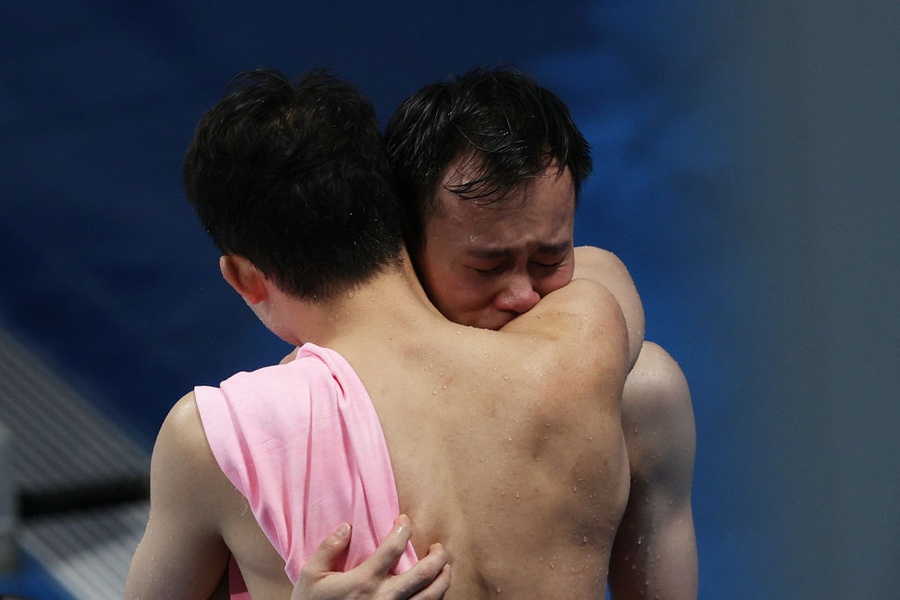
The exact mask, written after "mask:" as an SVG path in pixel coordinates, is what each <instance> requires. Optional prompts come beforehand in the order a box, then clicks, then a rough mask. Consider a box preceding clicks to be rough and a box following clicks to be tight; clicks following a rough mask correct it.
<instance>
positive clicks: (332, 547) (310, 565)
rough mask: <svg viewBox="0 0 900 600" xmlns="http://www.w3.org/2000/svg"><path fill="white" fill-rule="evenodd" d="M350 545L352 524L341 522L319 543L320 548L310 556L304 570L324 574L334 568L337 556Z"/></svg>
mask: <svg viewBox="0 0 900 600" xmlns="http://www.w3.org/2000/svg"><path fill="white" fill-rule="evenodd" d="M349 545H350V524H349V523H341V525H340V526H339V527H338V528H337V529H335V530H334V532H333V533H332V534H331V535H329V536H328V537H327V538H325V539H324V540H322V543H321V544H319V548H318V550H316V551H315V553H313V555H312V556H310V557H309V560H308V561H307V563H306V565H305V567H304V570H308V571H309V572H310V574H316V575H319V576H321V575H324V574H326V573H327V572H329V571H333V570H334V566H335V562H336V561H337V558H338V557H339V556H340V555H341V554H342V553H343V552H344V551H346V550H347V547H348V546H349Z"/></svg>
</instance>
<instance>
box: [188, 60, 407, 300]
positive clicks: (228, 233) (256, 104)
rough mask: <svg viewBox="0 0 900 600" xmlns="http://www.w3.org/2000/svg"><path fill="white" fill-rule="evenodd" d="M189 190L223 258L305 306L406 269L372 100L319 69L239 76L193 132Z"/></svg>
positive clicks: (396, 209) (393, 193)
mask: <svg viewBox="0 0 900 600" xmlns="http://www.w3.org/2000/svg"><path fill="white" fill-rule="evenodd" d="M183 176H184V188H185V192H186V194H187V197H188V199H189V200H190V202H191V203H192V204H193V205H194V207H195V208H196V210H197V214H198V216H199V217H200V221H201V222H202V224H203V226H204V227H205V228H206V231H207V232H208V233H209V235H210V236H211V237H212V239H213V241H214V242H215V244H216V246H217V247H218V248H219V250H220V251H221V252H222V253H223V254H237V255H241V256H244V257H245V258H247V259H248V260H250V261H251V262H252V263H253V264H254V265H255V266H256V267H257V268H258V269H259V270H260V271H262V273H263V274H265V276H266V277H268V278H270V279H272V280H273V281H274V282H275V283H276V284H277V285H278V286H279V287H280V288H281V289H282V290H284V291H285V292H287V293H289V294H292V295H294V296H298V297H301V298H307V299H326V298H328V297H329V296H330V295H331V294H332V293H333V292H335V291H337V290H340V289H346V288H347V287H350V286H352V285H355V284H357V283H361V282H363V281H365V280H367V279H369V278H370V277H371V276H373V275H374V274H375V273H376V272H378V271H380V270H381V269H382V268H384V267H385V266H388V265H393V266H397V265H399V264H400V253H401V252H400V251H401V248H402V233H401V229H400V214H399V212H400V207H399V203H398V200H397V194H396V189H395V186H394V181H393V179H392V175H391V170H390V165H389V163H388V160H387V155H386V153H385V150H384V144H383V139H382V136H381V132H380V128H379V125H378V119H377V117H376V114H375V110H374V107H373V106H372V103H371V102H370V101H369V100H368V98H366V97H365V96H364V95H363V94H362V93H361V92H360V91H359V90H358V89H357V88H356V87H354V86H353V85H351V84H349V83H347V82H345V81H342V80H340V79H338V78H337V77H336V76H334V75H333V74H331V73H330V72H328V71H326V70H323V69H316V70H313V71H311V72H310V73H309V74H307V75H306V76H305V77H303V78H302V79H301V80H300V81H299V82H298V83H296V84H292V83H291V82H290V81H289V80H288V79H287V78H286V77H285V76H284V75H283V74H282V73H281V72H279V71H276V70H271V69H260V70H255V71H248V72H245V73H241V74H240V75H238V76H237V77H235V78H234V79H233V80H232V81H231V83H229V85H228V87H227V88H226V91H225V95H224V96H223V98H222V99H221V100H220V101H219V102H218V103H217V104H216V105H215V106H213V107H212V108H211V109H210V110H209V111H208V112H207V113H206V114H205V115H203V117H202V118H201V119H200V122H199V124H198V125H197V129H196V132H195V134H194V138H193V140H192V141H191V144H190V146H189V148H188V151H187V154H186V156H185V159H184V173H183Z"/></svg>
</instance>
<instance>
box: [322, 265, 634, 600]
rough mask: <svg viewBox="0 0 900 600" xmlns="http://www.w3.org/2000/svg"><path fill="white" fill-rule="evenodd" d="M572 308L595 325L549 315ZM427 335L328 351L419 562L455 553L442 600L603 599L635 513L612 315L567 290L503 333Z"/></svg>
mask: <svg viewBox="0 0 900 600" xmlns="http://www.w3.org/2000/svg"><path fill="white" fill-rule="evenodd" d="M582 283H584V282H582ZM578 293H581V294H583V295H584V296H585V297H584V298H582V299H580V300H579V303H582V302H583V303H585V304H586V303H588V302H590V301H591V299H593V300H594V301H596V302H598V303H601V304H604V307H603V308H602V309H600V310H599V311H598V312H597V313H593V314H595V315H597V316H596V317H595V318H594V319H593V320H588V318H587V317H586V316H585V315H583V314H582V315H578V314H566V313H558V312H555V311H560V310H567V307H570V306H571V305H567V304H565V302H564V301H563V298H572V297H573V296H574V295H575V294H578ZM556 300H559V302H556ZM589 314H591V313H589ZM433 325H434V326H433V327H431V328H429V329H422V330H421V331H423V332H425V335H422V336H415V337H412V336H410V337H407V336H402V337H401V336H397V337H394V338H393V339H390V338H388V337H387V336H385V337H381V338H380V339H381V340H382V341H381V343H380V344H379V345H378V346H377V348H376V347H373V346H372V345H371V344H370V343H366V342H365V341H364V338H361V337H359V331H356V332H355V335H354V337H352V338H348V339H347V340H345V341H336V342H335V343H334V344H333V345H332V347H333V348H335V349H336V350H338V351H339V352H341V353H342V355H343V356H344V357H345V358H347V360H348V361H349V362H350V364H351V365H353V366H354V368H355V370H356V371H357V373H358V375H359V376H360V378H361V379H362V381H363V382H364V383H365V384H366V386H367V389H368V390H369V393H370V395H371V397H372V400H373V402H374V404H375V407H376V410H377V411H378V414H379V418H380V420H381V424H382V427H383V430H384V432H385V438H386V441H387V444H388V448H389V450H390V453H391V461H392V464H393V469H394V474H395V478H396V481H397V488H398V493H399V498H400V508H401V511H402V512H404V513H406V514H409V515H411V516H412V517H413V519H414V521H415V523H416V529H415V533H414V536H413V540H412V542H413V545H414V547H415V548H416V551H417V552H418V553H419V555H420V556H421V555H424V552H425V551H426V550H427V548H428V545H429V544H431V543H433V542H435V541H440V542H441V543H443V545H444V546H445V548H446V549H447V550H448V551H449V553H450V556H451V564H452V567H453V584H452V585H451V588H450V591H449V593H448V595H447V597H448V598H486V597H494V596H495V595H496V594H497V593H498V592H499V593H504V595H507V594H508V595H509V596H510V597H513V598H528V597H531V598H550V597H555V596H559V594H560V591H561V590H565V595H566V597H571V598H578V597H585V598H588V597H597V595H598V594H601V593H602V590H603V589H604V587H605V584H606V572H607V567H608V560H609V552H610V548H611V546H612V543H613V540H614V537H615V532H616V528H617V525H618V523H619V520H620V518H621V514H622V511H623V510H624V507H625V503H626V501H627V497H628V481H629V476H628V461H627V456H626V452H625V445H624V438H623V433H622V429H621V424H620V417H619V406H620V402H621V394H622V385H623V382H624V379H625V375H626V372H627V366H628V364H629V363H628V348H627V340H626V336H625V328H624V323H623V321H622V316H621V312H619V308H618V305H616V304H615V303H614V300H612V297H611V296H610V295H609V294H608V293H604V292H603V291H598V290H596V289H590V288H589V287H588V286H587V285H585V286H581V285H579V284H576V285H575V286H574V287H573V288H572V289H569V290H567V291H566V292H565V293H564V294H560V295H559V297H558V298H553V297H549V298H548V299H547V303H546V304H544V305H540V306H539V307H538V308H537V309H535V310H534V311H533V312H532V313H531V314H529V315H528V316H527V318H524V317H523V318H520V319H519V320H517V321H514V322H513V323H511V324H510V325H508V326H507V328H505V329H504V330H503V331H501V332H492V331H484V330H478V329H473V328H468V327H462V326H459V325H454V324H446V323H444V322H440V323H438V322H436V323H434V324H433ZM407 331H409V330H407ZM374 339H379V338H373V340H374ZM598 339H600V340H602V342H601V343H600V344H597V343H596V340H598ZM361 341H362V343H361ZM588 355H590V356H588ZM413 399H414V400H413Z"/></svg>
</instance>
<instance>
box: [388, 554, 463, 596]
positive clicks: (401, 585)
mask: <svg viewBox="0 0 900 600" xmlns="http://www.w3.org/2000/svg"><path fill="white" fill-rule="evenodd" d="M448 559H449V555H448V554H447V551H446V550H445V549H444V547H443V546H442V545H441V544H432V546H431V547H430V548H429V549H428V554H427V555H426V556H425V557H424V558H422V559H421V560H420V561H419V562H418V563H416V565H415V566H413V567H412V568H411V569H410V570H409V571H407V572H406V573H403V574H401V575H397V576H396V577H394V579H393V581H392V582H391V583H392V585H394V586H397V587H396V589H397V592H396V595H395V597H396V598H412V599H415V600H432V599H438V598H442V597H443V595H444V593H446V591H447V589H448V588H449V587H450V565H449V564H447V561H448Z"/></svg>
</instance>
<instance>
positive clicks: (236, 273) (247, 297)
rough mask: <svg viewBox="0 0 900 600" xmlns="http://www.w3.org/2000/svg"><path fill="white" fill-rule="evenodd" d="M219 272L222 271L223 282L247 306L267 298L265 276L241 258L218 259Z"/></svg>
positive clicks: (232, 255) (231, 256) (228, 256)
mask: <svg viewBox="0 0 900 600" xmlns="http://www.w3.org/2000/svg"><path fill="white" fill-rule="evenodd" d="M219 270H220V271H222V277H224V278H225V281H227V282H228V283H229V285H231V287H233V288H234V290H235V291H236V292H237V293H238V294H240V295H241V297H242V298H243V299H244V301H245V302H246V303H247V304H249V305H251V306H253V305H255V304H259V303H260V302H262V301H263V300H265V299H266V298H267V297H268V295H269V290H268V288H266V276H265V275H263V274H262V272H261V271H260V270H259V269H257V268H256V266H255V265H254V264H253V263H252V262H250V261H249V260H247V259H246V258H244V257H243V256H238V255H236V254H226V255H224V256H222V257H220V258H219Z"/></svg>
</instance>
